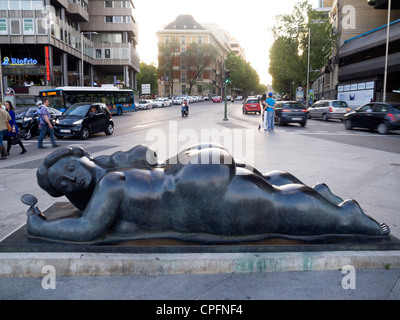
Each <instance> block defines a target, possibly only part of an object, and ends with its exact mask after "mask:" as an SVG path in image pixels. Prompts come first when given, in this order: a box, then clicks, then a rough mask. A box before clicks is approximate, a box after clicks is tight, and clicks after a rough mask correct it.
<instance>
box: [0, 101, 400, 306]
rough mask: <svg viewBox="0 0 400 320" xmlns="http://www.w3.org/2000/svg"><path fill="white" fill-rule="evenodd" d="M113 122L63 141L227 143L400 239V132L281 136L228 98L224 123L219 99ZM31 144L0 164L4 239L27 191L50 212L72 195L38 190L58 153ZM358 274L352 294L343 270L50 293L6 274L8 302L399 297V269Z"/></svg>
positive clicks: (316, 125) (100, 284)
mask: <svg viewBox="0 0 400 320" xmlns="http://www.w3.org/2000/svg"><path fill="white" fill-rule="evenodd" d="M113 119H114V121H115V124H116V126H115V133H114V134H113V135H112V136H106V135H105V134H103V133H100V134H96V135H94V136H92V137H90V138H89V139H88V140H86V141H82V140H79V139H62V140H59V142H60V144H61V145H62V147H66V146H72V145H73V146H81V147H83V148H84V149H85V150H87V151H89V152H91V153H93V154H94V155H95V156H98V155H102V154H112V153H114V152H116V151H119V150H127V149H129V148H132V147H134V146H135V145H138V144H147V145H150V146H152V147H153V148H155V149H156V150H157V151H158V154H159V159H160V161H163V160H165V159H167V158H168V157H169V156H172V155H174V154H176V152H177V151H179V150H180V149H181V148H183V147H185V146H188V145H192V144H194V143H199V142H205V141H210V140H212V141H214V142H220V143H221V144H223V145H224V146H226V147H227V148H228V149H229V150H230V151H231V153H232V154H233V155H234V156H235V158H238V159H243V160H245V161H247V162H249V163H250V164H252V165H254V166H255V167H256V168H257V169H259V170H260V171H261V172H268V171H272V170H284V171H287V172H290V173H292V174H293V175H294V176H296V177H297V178H299V179H300V180H301V181H302V182H303V183H305V184H307V185H310V186H313V185H315V184H317V183H319V182H325V183H326V184H327V185H328V186H329V187H330V188H331V190H332V192H334V193H336V194H337V195H338V196H340V197H342V198H344V199H350V198H353V199H355V200H357V201H358V202H359V203H360V205H361V207H362V208H363V210H364V211H365V212H366V213H367V214H369V215H370V216H372V217H373V218H374V219H376V220H377V221H379V222H385V223H386V224H388V225H389V227H390V228H391V234H392V235H393V236H395V237H397V238H399V237H400V216H399V215H398V208H399V207H400V199H399V197H398V190H399V189H400V182H399V181H400V155H399V153H400V134H399V132H394V133H391V134H389V135H379V134H378V133H375V132H369V131H367V130H352V131H348V130H345V128H344V125H343V123H342V122H340V121H337V120H333V121H328V122H324V121H321V120H309V121H308V123H307V126H306V127H305V128H302V127H301V126H299V125H289V126H284V127H276V128H275V132H274V133H265V132H262V131H260V132H259V131H258V130H257V127H258V124H259V122H260V120H261V117H260V116H259V115H251V114H248V115H244V114H242V110H241V103H240V102H235V103H234V104H231V103H228V121H224V120H223V119H224V103H219V104H213V103H210V102H203V103H196V104H191V105H190V114H189V117H187V118H182V117H181V114H180V106H172V107H166V108H160V109H151V110H144V111H139V112H134V113H127V114H124V115H122V116H120V117H117V116H115V117H113ZM196 140H197V141H196ZM24 144H25V145H26V146H27V150H28V153H27V154H25V155H19V154H18V153H19V152H20V150H19V147H18V146H15V147H13V149H12V151H11V156H9V157H8V158H7V160H5V161H2V162H1V163H0V176H1V177H2V179H1V182H0V191H1V192H0V194H1V195H0V203H1V204H2V205H1V207H0V240H1V239H3V238H5V237H6V236H7V235H9V234H10V233H12V232H13V231H14V230H16V229H17V228H19V227H20V226H21V225H23V224H25V221H26V210H27V207H26V206H25V205H23V204H22V203H21V202H20V197H21V195H23V194H25V193H32V194H34V195H35V196H36V197H38V199H39V203H38V206H39V207H40V208H41V209H45V208H47V207H49V206H50V205H52V204H53V203H55V202H59V201H63V200H65V199H63V198H57V199H55V198H52V197H50V196H49V195H48V194H46V193H45V192H44V191H43V190H41V189H40V188H39V187H38V186H37V182H36V170H37V168H38V167H39V166H40V164H41V163H42V162H43V159H44V157H45V156H47V155H48V154H50V153H51V152H52V151H53V150H54V149H52V148H51V144H50V141H49V139H48V138H47V139H46V142H45V145H47V146H48V147H49V148H48V149H46V150H38V149H37V138H34V139H33V140H30V141H24ZM5 181H7V183H5ZM357 275H358V278H357V279H358V280H357V281H358V282H357V289H356V290H343V288H342V286H341V279H342V278H343V275H342V274H341V272H340V270H339V271H323V272H321V271H315V272H290V273H286V275H285V273H277V274H275V275H274V274H265V275H263V274H246V275H245V274H226V275H223V274H222V275H196V274H193V275H161V276H155V277H152V276H149V275H143V276H139V275H132V276H124V277H92V278H90V277H86V278H74V277H60V278H58V282H57V285H58V287H57V290H50V291H48V290H43V289H42V287H41V286H40V280H39V279H30V278H26V279H17V280H16V279H13V278H0V299H108V298H110V299H245V300H249V299H250V300H252V299H399V298H400V293H399V292H400V283H399V277H400V276H399V272H398V269H392V270H385V269H384V268H382V269H377V270H360V271H358V273H357ZM249 283H250V285H249ZM272 284H273V285H272ZM89 287H90V288H91V289H90V290H88V288H89ZM171 287H173V288H174V289H173V290H172V291H171V290H170V288H171ZM189 287H190V288H191V290H189V291H188V289H187V288H189ZM22 288H23V289H22ZM115 288H118V290H115ZM135 288H136V289H135ZM167 288H168V289H167ZM238 288H243V290H238ZM22 291H23V292H22ZM183 292H185V294H184V295H183V294H182V293H183ZM111 293H112V294H111ZM186 293H187V294H186Z"/></svg>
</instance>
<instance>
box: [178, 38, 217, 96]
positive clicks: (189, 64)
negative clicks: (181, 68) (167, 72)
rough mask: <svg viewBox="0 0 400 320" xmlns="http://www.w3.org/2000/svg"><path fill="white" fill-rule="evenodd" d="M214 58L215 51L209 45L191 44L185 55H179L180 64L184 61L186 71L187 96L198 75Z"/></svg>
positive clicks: (215, 55) (215, 56)
mask: <svg viewBox="0 0 400 320" xmlns="http://www.w3.org/2000/svg"><path fill="white" fill-rule="evenodd" d="M216 58H217V50H216V49H215V48H214V47H213V46H212V45H210V44H198V43H194V42H193V43H192V44H191V45H190V47H188V48H187V49H186V52H185V53H181V63H182V61H184V63H185V66H186V68H187V70H188V72H187V80H188V84H189V90H188V94H189V95H191V91H192V88H193V86H195V85H196V84H197V82H198V80H199V78H201V77H200V75H201V74H202V72H203V71H204V70H205V69H206V68H208V67H209V66H210V65H211V64H212V62H214V61H215V59H216ZM198 87H200V86H198ZM201 88H202V87H201Z"/></svg>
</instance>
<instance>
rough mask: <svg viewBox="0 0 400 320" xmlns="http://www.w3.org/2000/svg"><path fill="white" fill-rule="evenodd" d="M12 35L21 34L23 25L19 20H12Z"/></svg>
mask: <svg viewBox="0 0 400 320" xmlns="http://www.w3.org/2000/svg"><path fill="white" fill-rule="evenodd" d="M10 29H11V34H21V25H20V21H19V19H10Z"/></svg>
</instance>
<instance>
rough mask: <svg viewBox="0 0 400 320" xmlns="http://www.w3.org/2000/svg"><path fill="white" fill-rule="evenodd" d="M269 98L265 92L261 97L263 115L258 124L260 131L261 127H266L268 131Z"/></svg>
mask: <svg viewBox="0 0 400 320" xmlns="http://www.w3.org/2000/svg"><path fill="white" fill-rule="evenodd" d="M266 100H267V95H266V94H265V93H264V94H263V95H262V98H261V109H262V111H261V116H262V118H261V119H262V122H261V124H260V125H259V126H258V131H260V129H261V128H264V131H267V104H266V103H265V101H266Z"/></svg>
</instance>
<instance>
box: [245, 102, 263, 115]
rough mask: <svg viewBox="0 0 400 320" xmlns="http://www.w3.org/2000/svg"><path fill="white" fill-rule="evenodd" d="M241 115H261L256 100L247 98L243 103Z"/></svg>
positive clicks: (258, 103)
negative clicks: (250, 113) (252, 113)
mask: <svg viewBox="0 0 400 320" xmlns="http://www.w3.org/2000/svg"><path fill="white" fill-rule="evenodd" d="M242 109H243V113H246V114H247V113H248V112H254V113H258V114H261V105H260V102H259V101H258V99H257V98H248V99H247V100H246V101H245V102H244V103H243V107H242Z"/></svg>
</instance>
